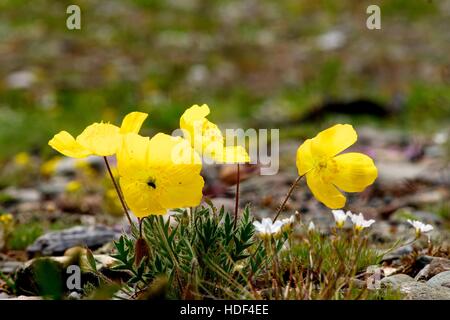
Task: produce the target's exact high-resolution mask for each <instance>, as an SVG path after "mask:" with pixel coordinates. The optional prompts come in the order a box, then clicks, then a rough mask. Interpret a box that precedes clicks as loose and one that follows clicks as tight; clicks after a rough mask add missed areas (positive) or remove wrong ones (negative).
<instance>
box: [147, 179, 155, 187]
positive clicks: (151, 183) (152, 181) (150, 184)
mask: <svg viewBox="0 0 450 320" xmlns="http://www.w3.org/2000/svg"><path fill="white" fill-rule="evenodd" d="M147 185H148V186H149V187H152V188H153V189H156V184H155V179H154V178H150V179H149V180H148V181H147Z"/></svg>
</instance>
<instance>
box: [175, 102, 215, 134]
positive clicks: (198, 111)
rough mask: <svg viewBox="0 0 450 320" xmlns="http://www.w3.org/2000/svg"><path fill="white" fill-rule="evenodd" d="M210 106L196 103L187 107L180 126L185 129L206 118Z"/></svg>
mask: <svg viewBox="0 0 450 320" xmlns="http://www.w3.org/2000/svg"><path fill="white" fill-rule="evenodd" d="M209 112H210V111H209V107H208V105H207V104H203V105H201V106H199V105H197V104H195V105H193V106H192V107H190V108H189V109H187V110H186V111H185V112H184V113H183V115H182V116H181V118H180V128H181V129H185V128H186V127H188V126H191V125H192V123H193V122H194V121H197V120H201V119H204V118H205V117H206V116H207V115H208V114H209Z"/></svg>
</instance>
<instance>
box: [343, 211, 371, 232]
mask: <svg viewBox="0 0 450 320" xmlns="http://www.w3.org/2000/svg"><path fill="white" fill-rule="evenodd" d="M347 216H349V217H350V219H351V220H352V223H353V226H354V228H355V230H356V231H361V230H363V229H364V228H368V227H370V226H371V225H372V224H373V223H375V220H373V219H370V220H365V219H364V216H363V214H362V213H360V214H358V215H357V214H353V213H351V212H350V211H347Z"/></svg>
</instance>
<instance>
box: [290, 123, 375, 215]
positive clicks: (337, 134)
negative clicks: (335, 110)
mask: <svg viewBox="0 0 450 320" xmlns="http://www.w3.org/2000/svg"><path fill="white" fill-rule="evenodd" d="M356 140H357V134H356V131H355V130H354V129H353V127H352V126H351V125H348V124H345V125H342V124H338V125H335V126H333V127H331V128H328V129H326V130H324V131H322V132H320V133H319V134H318V135H317V136H316V137H314V138H312V139H308V140H306V141H305V142H304V143H303V144H302V145H301V146H300V147H299V148H298V150H297V161H296V164H297V169H298V174H299V175H300V176H303V175H306V182H307V184H308V187H309V188H310V189H311V191H312V193H313V194H314V196H315V197H316V198H317V200H319V201H320V202H322V203H323V204H325V205H326V206H327V207H329V208H331V209H338V208H342V207H343V206H344V205H345V202H346V198H345V196H344V195H343V194H342V193H341V191H340V190H343V191H346V192H361V191H363V190H364V189H365V188H366V187H367V186H369V185H371V184H372V183H373V182H374V181H375V179H376V178H377V174H378V173H377V168H376V167H375V164H374V163H373V160H372V159H371V158H370V157H368V156H366V155H364V154H362V153H356V152H350V153H344V154H339V153H341V152H342V151H344V150H345V149H347V148H348V147H350V146H351V145H352V144H354V143H355V142H356ZM338 188H339V189H340V190H339V189H338Z"/></svg>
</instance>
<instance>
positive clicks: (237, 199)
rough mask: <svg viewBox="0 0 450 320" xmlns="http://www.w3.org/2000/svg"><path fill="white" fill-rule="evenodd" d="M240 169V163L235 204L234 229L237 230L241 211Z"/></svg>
mask: <svg viewBox="0 0 450 320" xmlns="http://www.w3.org/2000/svg"><path fill="white" fill-rule="evenodd" d="M239 171H240V169H239V163H238V164H237V182H236V196H235V201H236V202H235V204H234V226H233V229H236V224H237V219H238V210H239V182H240V180H241V177H240V172H239Z"/></svg>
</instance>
